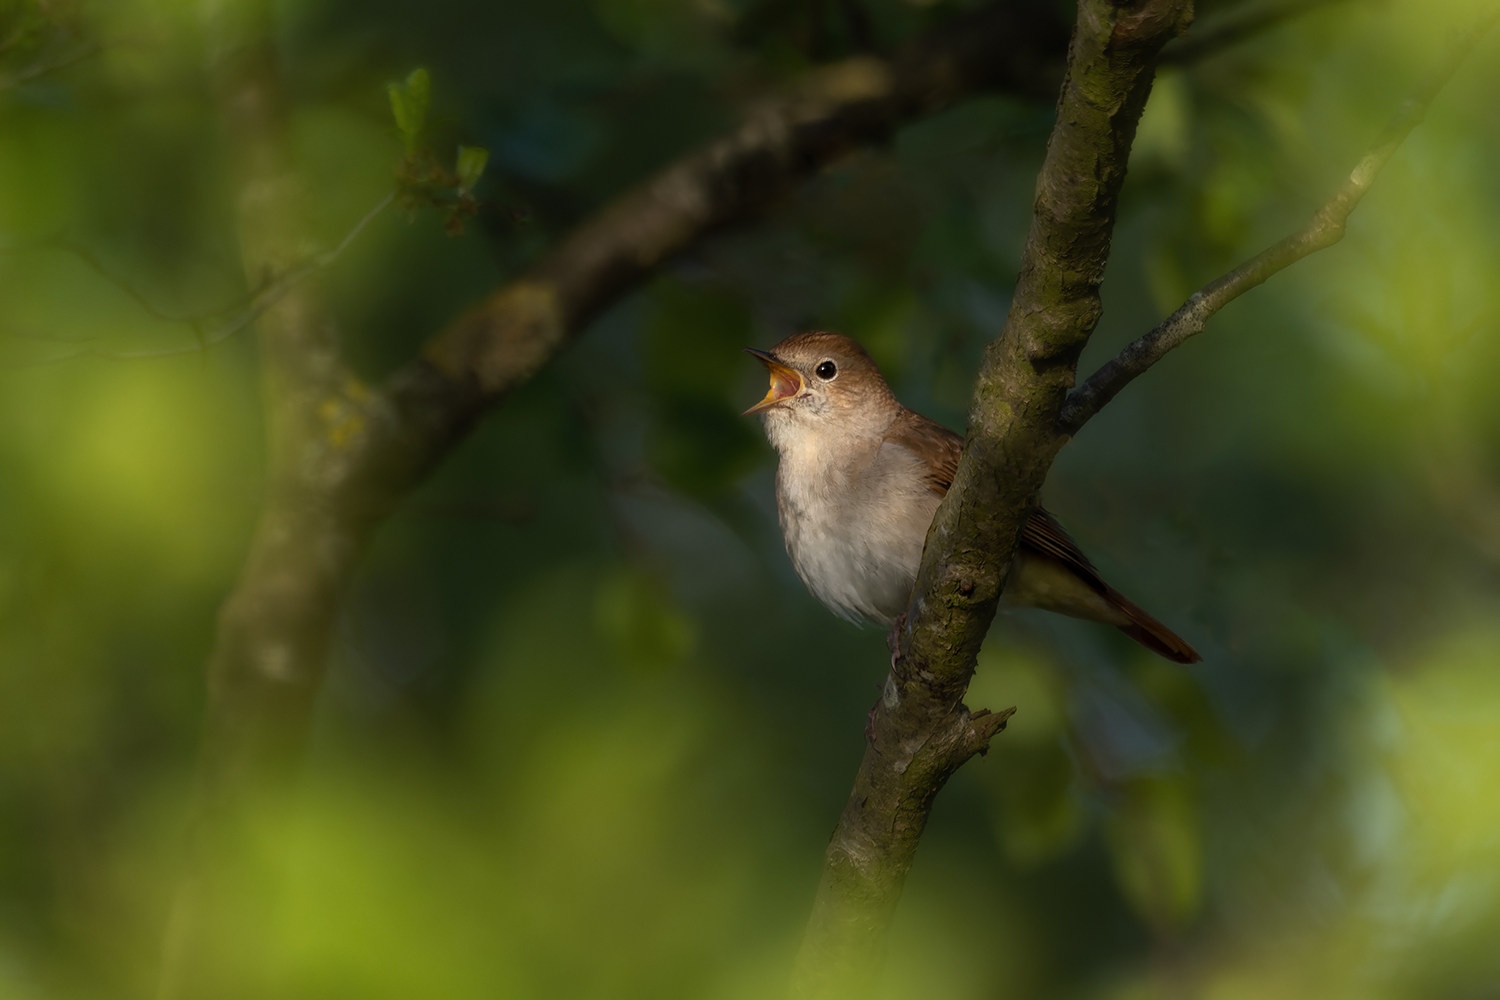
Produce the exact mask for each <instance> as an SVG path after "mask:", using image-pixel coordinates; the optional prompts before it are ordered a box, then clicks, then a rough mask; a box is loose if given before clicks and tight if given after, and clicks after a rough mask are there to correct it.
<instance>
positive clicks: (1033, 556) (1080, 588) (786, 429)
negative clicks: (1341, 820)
mask: <svg viewBox="0 0 1500 1000" xmlns="http://www.w3.org/2000/svg"><path fill="white" fill-rule="evenodd" d="M745 350H746V351H747V352H748V353H750V354H752V355H754V356H755V357H756V358H757V359H759V360H760V362H761V363H762V364H764V365H765V366H766V369H767V371H768V373H769V375H770V380H771V385H770V388H769V389H768V390H767V392H766V396H765V398H764V399H762V400H761V401H760V402H758V403H756V404H755V405H754V406H752V407H750V408H749V409H748V410H746V411H745V413H744V415H745V416H749V415H751V414H759V415H760V417H761V419H762V421H763V422H764V425H765V431H766V437H767V438H768V439H769V440H770V442H771V445H772V447H773V448H774V449H775V450H776V452H777V456H778V461H777V466H776V511H777V515H778V518H779V520H780V522H781V533H782V538H783V540H784V541H785V542H786V551H787V555H788V556H790V557H791V560H792V566H793V567H794V568H795V569H796V571H797V575H798V576H800V577H801V578H802V582H803V583H805V584H806V585H807V589H808V590H809V591H811V592H812V595H813V596H814V597H816V598H817V599H818V600H819V601H821V602H822V603H823V604H824V606H826V607H827V608H828V609H829V610H830V611H832V612H833V613H834V614H836V615H838V616H840V617H842V618H845V619H848V620H849V621H853V622H856V623H859V622H873V623H879V624H883V625H894V624H895V623H896V621H897V619H898V618H900V617H901V616H902V615H904V614H905V611H906V607H907V604H908V603H909V601H910V599H911V591H912V586H913V584H914V583H915V581H916V577H917V569H918V567H919V565H920V563H921V561H922V547H923V545H924V544H925V542H926V538H927V529H928V528H929V527H930V526H931V524H932V517H933V514H934V512H935V511H936V510H937V507H938V504H939V503H940V502H941V501H942V499H943V497H944V496H945V495H947V492H948V488H949V487H950V486H951V485H952V484H953V476H954V473H955V472H956V471H957V469H958V459H959V455H960V454H961V453H962V451H963V439H962V438H961V437H959V435H957V434H955V433H954V432H953V431H951V430H949V429H948V428H946V427H944V426H942V425H941V424H939V423H936V422H935V421H932V420H929V419H927V418H926V417H924V416H922V415H921V414H919V413H916V412H914V411H912V410H909V409H907V408H906V407H905V406H902V405H901V404H900V403H899V402H897V400H896V397H895V395H894V394H893V393H892V392H891V390H890V387H889V386H887V385H886V382H885V379H884V378H883V377H882V376H881V374H880V369H879V368H878V367H877V366H876V364H875V362H874V360H873V359H872V358H871V357H870V355H869V354H868V353H867V352H866V351H865V349H864V348H863V347H861V346H860V345H859V344H858V343H857V342H856V341H854V340H853V339H851V338H849V337H846V336H844V335H843V334H839V333H830V332H826V331H821V330H820V331H812V332H807V333H797V334H793V335H792V336H790V337H787V338H786V339H785V340H783V341H781V342H780V343H778V344H776V345H775V346H774V347H772V348H771V349H770V350H769V351H761V350H756V349H755V348H751V347H747V348H745ZM1001 600H1002V602H1004V603H1007V604H1010V605H1013V606H1020V607H1032V608H1041V609H1043V610H1046V611H1053V612H1056V613H1058V614H1063V615H1069V616H1071V617H1074V618H1082V619H1084V620H1086V621H1093V622H1100V623H1103V624H1105V625H1113V626H1115V627H1116V628H1118V629H1119V630H1120V631H1121V632H1124V633H1125V634H1126V635H1128V636H1129V637H1130V638H1132V639H1134V640H1135V641H1136V642H1138V643H1140V644H1141V645H1142V646H1145V647H1146V648H1147V649H1149V650H1151V651H1152V652H1154V653H1157V654H1159V655H1160V656H1163V657H1165V658H1166V659H1168V660H1172V661H1173V662H1176V663H1196V662H1198V661H1200V660H1201V659H1202V657H1201V656H1199V655H1198V652H1197V651H1196V650H1194V649H1193V647H1192V646H1190V645H1189V644H1188V643H1187V642H1186V641H1184V640H1183V639H1182V638H1181V637H1180V636H1178V635H1177V634H1176V633H1174V632H1173V631H1172V630H1171V629H1169V628H1167V627H1166V626H1165V625H1163V624H1162V623H1161V622H1159V621H1157V620H1156V619H1155V618H1153V617H1152V616H1151V615H1149V614H1147V613H1146V612H1145V611H1144V610H1143V609H1142V608H1141V607H1140V606H1138V605H1137V604H1135V603H1134V602H1133V601H1131V600H1129V599H1128V598H1126V597H1125V596H1124V595H1123V594H1121V593H1120V592H1119V591H1118V590H1116V589H1115V588H1113V587H1111V586H1110V585H1109V584H1108V583H1106V582H1104V580H1103V578H1101V577H1100V575H1099V571H1098V570H1097V569H1095V568H1094V565H1093V563H1091V562H1090V561H1089V559H1088V557H1087V556H1086V555H1084V554H1083V551H1082V550H1081V549H1079V547H1078V545H1077V544H1076V543H1075V542H1074V541H1073V539H1072V538H1070V537H1069V536H1068V533H1067V532H1066V531H1064V530H1063V527H1062V525H1060V524H1059V523H1058V522H1057V519H1056V518H1054V517H1053V516H1052V515H1051V514H1049V513H1047V512H1046V511H1045V510H1043V509H1042V508H1040V507H1038V508H1036V509H1035V510H1034V511H1033V512H1032V513H1031V515H1030V516H1029V517H1028V518H1027V519H1026V524H1025V526H1024V527H1023V528H1022V530H1021V537H1020V539H1019V544H1018V547H1017V550H1016V554H1015V556H1014V558H1013V560H1012V562H1011V565H1010V572H1009V574H1008V575H1007V577H1006V583H1005V589H1004V591H1003V592H1002V594H1001ZM893 656H894V652H893Z"/></svg>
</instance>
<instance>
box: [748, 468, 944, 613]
mask: <svg viewBox="0 0 1500 1000" xmlns="http://www.w3.org/2000/svg"><path fill="white" fill-rule="evenodd" d="M806 444H807V446H806V447H789V448H783V449H782V452H781V462H780V464H779V465H778V466H777V470H776V500H777V510H778V512H779V514H780V519H781V531H782V536H783V538H784V539H785V540H786V549H787V554H788V555H789V556H790V557H791V560H792V565H793V566H794V567H795V568H796V570H797V575H798V576H800V577H801V578H802V581H803V582H804V583H805V584H807V588H808V590H810V591H812V593H813V596H815V597H816V598H817V599H818V600H819V601H821V602H823V604H824V605H826V606H827V607H828V608H829V609H830V610H831V611H833V612H834V613H835V614H838V615H840V616H842V617H844V618H847V619H849V620H851V621H857V620H860V619H866V620H870V621H876V622H881V623H884V624H890V623H891V622H893V621H895V619H896V616H897V615H898V614H900V613H901V612H902V611H904V610H905V609H906V605H907V601H908V600H909V598H910V596H911V588H912V582H913V581H914V580H915V579H916V574H917V568H918V565H919V564H920V562H921V559H922V545H923V542H924V541H925V540H926V537H927V528H928V526H929V525H930V524H931V523H932V515H933V512H934V511H935V510H936V509H937V505H938V501H939V498H938V497H937V496H936V495H935V494H934V493H933V492H932V491H931V490H930V489H929V488H928V487H927V486H926V484H925V483H924V482H923V481H922V474H923V471H924V467H923V466H922V464H921V462H920V461H919V460H918V458H917V456H915V455H913V454H912V453H911V452H910V451H908V450H907V449H905V448H903V447H901V446H899V445H895V444H891V443H889V442H886V443H883V444H882V443H880V442H878V441H875V442H871V445H870V447H868V448H865V449H863V450H859V451H856V452H855V453H854V454H852V455H847V456H846V457H844V459H843V460H842V461H833V460H830V456H829V455H827V454H826V453H823V452H822V451H821V450H819V449H817V448H815V447H812V446H811V445H812V442H810V441H809V442H806Z"/></svg>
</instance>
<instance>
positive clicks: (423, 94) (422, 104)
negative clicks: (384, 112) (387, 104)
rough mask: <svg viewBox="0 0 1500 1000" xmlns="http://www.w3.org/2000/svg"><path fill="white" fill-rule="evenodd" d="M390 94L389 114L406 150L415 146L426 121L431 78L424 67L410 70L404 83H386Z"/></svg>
mask: <svg viewBox="0 0 1500 1000" xmlns="http://www.w3.org/2000/svg"><path fill="white" fill-rule="evenodd" d="M386 92H387V93H389V94H390V96H391V114H393V115H394V116H395V117H396V128H397V129H398V130H400V132H401V141H402V142H403V143H405V144H406V148H407V149H408V150H410V149H414V148H416V145H417V138H418V137H419V136H420V135H421V134H422V126H423V125H425V124H426V122H427V105H428V103H429V101H430V99H431V97H432V80H431V78H430V77H429V76H428V75H427V71H426V70H425V69H421V68H417V69H414V70H412V71H411V75H409V76H408V77H407V78H406V82H405V83H391V84H387V85H386Z"/></svg>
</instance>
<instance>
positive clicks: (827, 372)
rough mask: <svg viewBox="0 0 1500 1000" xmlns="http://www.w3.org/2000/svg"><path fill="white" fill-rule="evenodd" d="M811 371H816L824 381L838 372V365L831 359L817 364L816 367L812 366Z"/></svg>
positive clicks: (829, 379)
mask: <svg viewBox="0 0 1500 1000" xmlns="http://www.w3.org/2000/svg"><path fill="white" fill-rule="evenodd" d="M813 371H815V372H817V374H818V378H820V379H822V380H823V381H824V382H828V381H831V380H832V379H833V377H834V376H835V375H837V374H838V373H839V369H838V366H837V365H835V364H834V363H833V362H832V361H825V362H823V363H822V364H820V365H818V367H816V368H814V369H813Z"/></svg>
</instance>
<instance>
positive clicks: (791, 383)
mask: <svg viewBox="0 0 1500 1000" xmlns="http://www.w3.org/2000/svg"><path fill="white" fill-rule="evenodd" d="M745 353H746V354H753V355H755V357H756V358H757V359H759V361H760V363H761V364H763V365H765V366H766V368H767V369H768V370H769V371H770V373H771V388H770V389H769V390H768V391H767V392H766V398H765V399H762V400H761V401H760V402H759V403H756V404H755V405H754V406H752V407H750V409H748V410H746V411H745V412H744V413H742V414H740V416H742V417H748V416H749V415H750V414H752V413H761V412H763V411H765V410H769V409H770V408H771V407H773V406H775V405H776V404H777V403H779V402H781V401H782V400H783V399H791V398H792V397H793V396H795V395H797V393H799V392H801V391H802V387H803V385H804V384H805V383H804V382H803V381H802V376H801V375H799V374H798V373H797V372H795V371H793V370H792V369H790V368H788V367H787V366H786V365H784V364H782V363H781V362H780V361H777V360H776V359H775V358H774V357H772V356H771V355H769V354H767V353H766V352H765V351H757V350H756V349H755V348H753V347H747V348H745Z"/></svg>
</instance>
